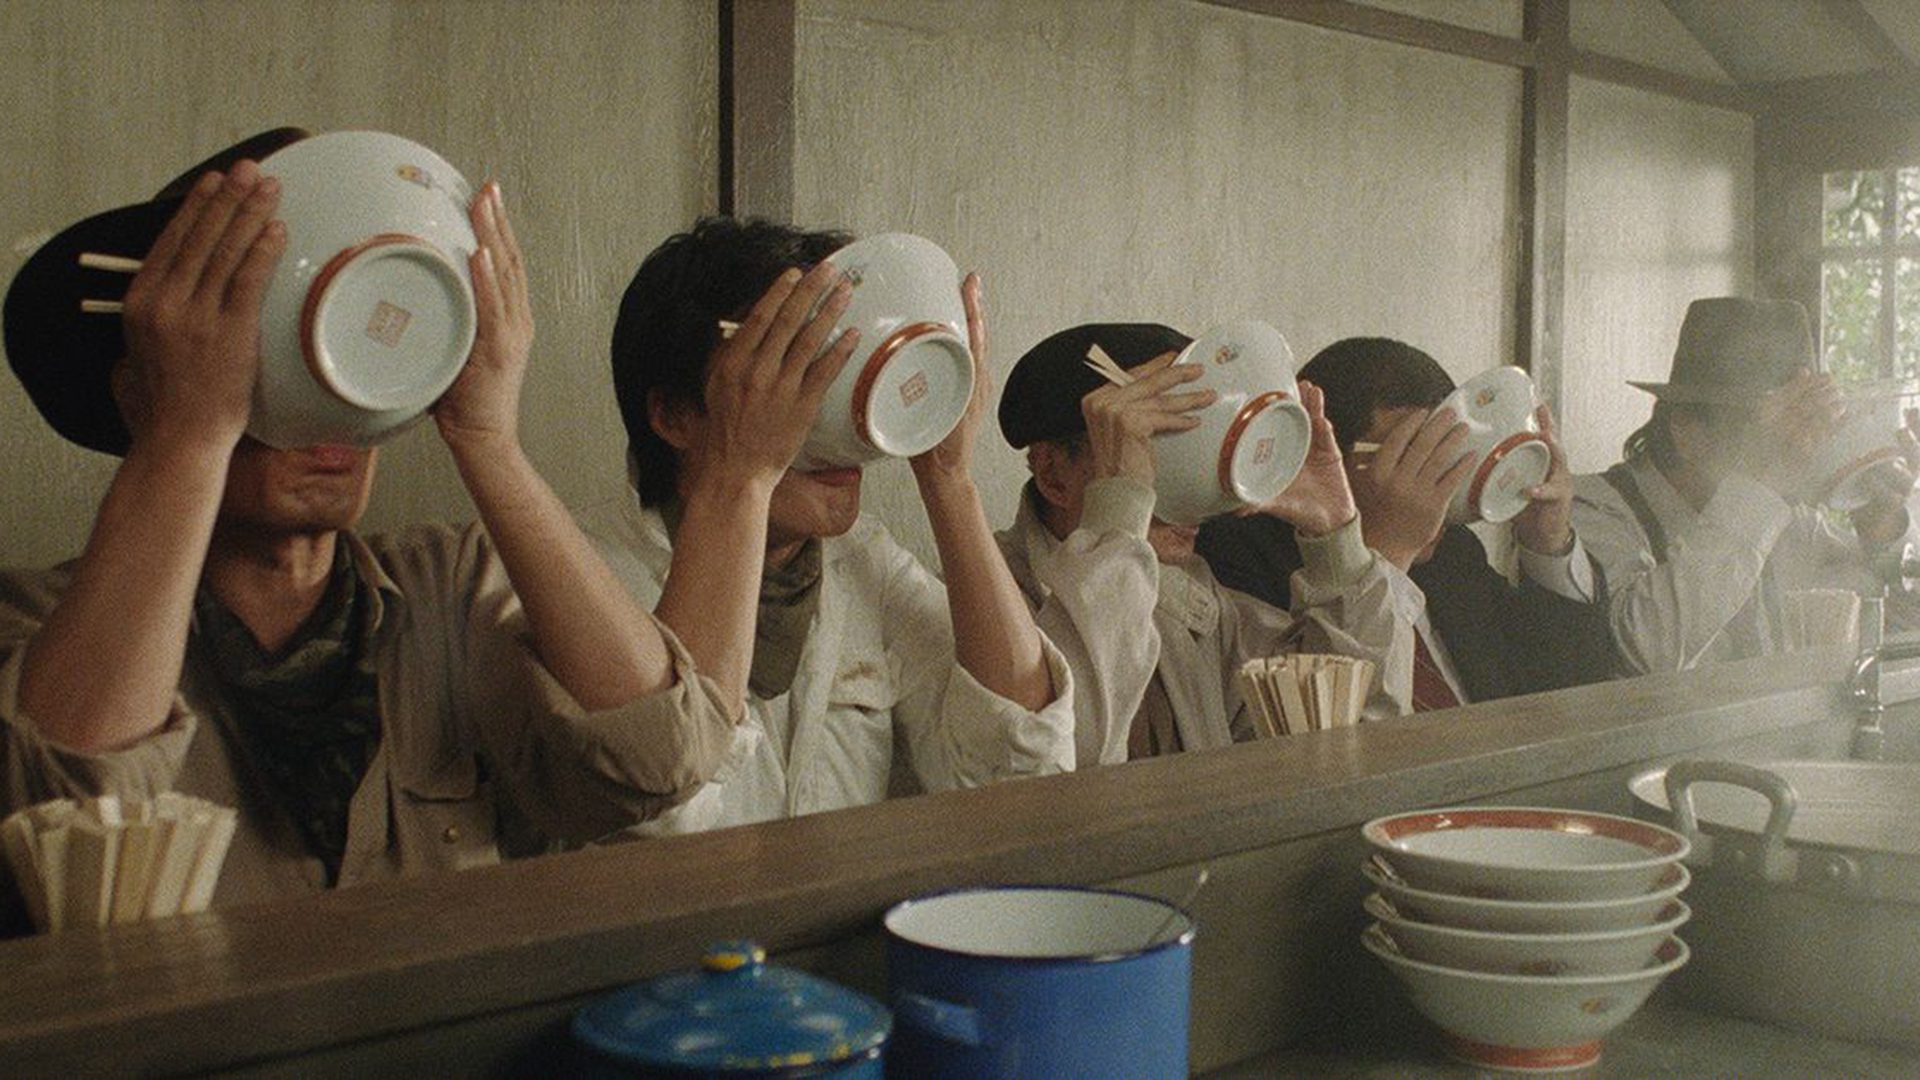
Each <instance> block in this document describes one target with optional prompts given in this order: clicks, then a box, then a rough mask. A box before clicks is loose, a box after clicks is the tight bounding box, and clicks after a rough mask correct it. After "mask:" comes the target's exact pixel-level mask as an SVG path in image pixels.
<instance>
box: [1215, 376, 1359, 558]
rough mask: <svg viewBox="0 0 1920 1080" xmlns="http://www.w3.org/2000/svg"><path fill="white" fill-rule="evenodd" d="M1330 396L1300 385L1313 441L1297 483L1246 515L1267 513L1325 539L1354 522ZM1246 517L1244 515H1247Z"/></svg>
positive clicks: (1356, 511)
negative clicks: (1330, 415)
mask: <svg viewBox="0 0 1920 1080" xmlns="http://www.w3.org/2000/svg"><path fill="white" fill-rule="evenodd" d="M1326 401H1327V395H1326V393H1325V391H1323V390H1321V389H1320V388H1319V387H1317V386H1315V385H1313V384H1312V383H1310V382H1305V381H1302V382H1301V383H1300V403H1301V404H1302V405H1305V406H1306V408H1307V416H1308V418H1309V419H1310V420H1311V422H1312V427H1313V441H1312V443H1311V444H1309V447H1308V450H1307V457H1306V461H1305V462H1304V463H1303V464H1301V466H1300V471H1299V473H1297V474H1295V476H1294V478H1293V483H1291V484H1289V485H1287V489H1286V490H1285V491H1283V492H1281V493H1280V494H1279V495H1277V496H1275V497H1274V499H1273V501H1271V502H1269V503H1267V504H1266V505H1265V506H1261V507H1258V508H1257V509H1254V510H1248V511H1246V512H1245V513H1264V514H1270V515H1272V516H1274V517H1277V518H1279V519H1281V520H1282V521H1285V522H1288V523H1289V524H1291V525H1292V526H1293V527H1294V528H1295V529H1297V530H1299V532H1300V535H1302V536H1310V537H1311V536H1325V535H1326V534H1328V533H1330V532H1333V531H1334V530H1335V529H1338V528H1339V527H1340V526H1342V525H1345V524H1346V523H1347V522H1349V521H1352V520H1353V519H1354V518H1355V517H1356V516H1358V514H1359V511H1358V510H1356V509H1355V508H1354V504H1353V489H1352V487H1351V486H1350V485H1348V483H1347V468H1346V461H1345V458H1344V457H1342V455H1341V453H1340V444H1339V443H1338V442H1336V441H1335V440H1334V435H1333V425H1332V424H1331V423H1329V422H1328V420H1327V410H1326ZM1243 516H1244V514H1243Z"/></svg>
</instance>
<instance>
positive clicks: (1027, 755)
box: [880, 542, 1074, 791]
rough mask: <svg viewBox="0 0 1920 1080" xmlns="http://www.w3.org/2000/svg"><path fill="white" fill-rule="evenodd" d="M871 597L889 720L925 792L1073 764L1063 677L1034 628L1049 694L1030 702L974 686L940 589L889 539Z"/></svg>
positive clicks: (1052, 650) (1057, 658) (1056, 656)
mask: <svg viewBox="0 0 1920 1080" xmlns="http://www.w3.org/2000/svg"><path fill="white" fill-rule="evenodd" d="M889 548H890V551H889V554H888V556H887V561H888V566H887V572H886V578H885V581H886V583H885V585H884V587H883V590H884V591H883V596H882V598H881V605H880V619H881V625H882V627H883V628H884V632H885V639H886V650H887V663H888V667H889V668H890V669H891V675H892V677H893V679H894V685H896V686H897V687H899V688H900V691H901V692H900V695H899V699H898V701H897V702H896V704H895V706H894V719H895V721H896V723H897V724H898V725H899V726H900V729H901V730H902V732H903V733H904V735H905V737H906V739H907V744H908V750H909V752H910V753H911V755H912V760H913V768H914V773H915V775H916V776H917V777H918V778H919V780H920V784H921V786H922V787H924V788H925V789H926V790H928V791H941V790H948V789H952V788H963V787H978V786H980V785H982V784H987V783H991V782H993V781H996V780H1006V779H1010V778H1013V777H1020V776H1040V775H1045V774H1048V773H1057V772H1067V771H1070V770H1071V769H1072V768H1073V764H1074V744H1073V735H1074V718H1073V676H1072V674H1071V672H1070V671H1069V670H1068V666H1067V662H1066V658H1065V657H1064V656H1062V655H1061V653H1060V650H1059V649H1058V648H1056V647H1055V646H1054V644H1053V642H1052V641H1051V640H1050V639H1049V638H1048V637H1047V636H1046V634H1045V633H1044V632H1042V633H1041V635H1040V643H1041V650H1042V653H1043V655H1044V658H1045V661H1046V665H1047V671H1048V674H1049V675H1050V676H1051V677H1052V680H1053V688H1054V697H1053V700H1052V701H1050V702H1048V703H1047V704H1046V705H1045V706H1043V707H1042V708H1040V709H1039V710H1037V711H1036V710H1030V709H1026V708H1023V707H1021V706H1020V705H1019V704H1017V703H1015V702H1013V701H1009V700H1008V699H1006V698H1004V697H1001V696H1000V695H999V694H996V693H994V692H993V691H991V690H988V689H987V688H986V687H984V686H982V685H980V683H979V681H978V680H976V679H975V678H974V677H973V676H972V675H970V674H968V672H967V670H966V669H965V668H964V667H962V666H961V665H960V663H959V661H958V660H957V659H956V658H955V655H954V648H953V623H952V620H951V617H950V615H949V613H948V610H947V590H946V587H945V586H943V585H942V584H941V583H940V582H939V581H938V580H937V579H936V578H934V576H933V575H932V574H930V573H928V572H927V570H926V568H925V567H923V566H921V565H920V563H919V562H918V561H916V560H915V559H914V558H913V556H912V555H910V554H908V553H907V552H906V551H905V550H904V549H902V548H900V547H899V546H898V545H894V544H891V542H889Z"/></svg>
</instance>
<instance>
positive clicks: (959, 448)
mask: <svg viewBox="0 0 1920 1080" xmlns="http://www.w3.org/2000/svg"><path fill="white" fill-rule="evenodd" d="M960 300H961V303H962V304H964V305H965V306H966V309H967V351H968V352H970V353H972V354H973V397H971V398H969V399H968V401H967V411H966V413H965V415H963V416H961V417H960V422H959V423H958V424H956V425H954V428H953V430H952V431H951V432H948V433H947V437H946V438H945V439H942V440H941V441H940V442H939V444H938V445H936V446H934V447H933V449H931V450H928V451H927V452H925V453H923V454H916V455H914V456H913V457H911V458H909V459H907V460H908V464H910V465H912V466H913V477H914V479H915V480H916V481H918V482H919V483H920V485H921V486H922V487H923V488H924V487H925V486H926V485H927V484H930V483H941V482H951V481H954V480H966V481H969V482H970V481H971V479H972V469H973V445H974V441H975V439H976V438H977V437H978V436H979V434H980V424H981V419H982V417H984V416H986V413H987V399H988V398H989V397H991V396H992V395H993V369H992V368H991V367H989V366H988V364H987V315H986V306H985V303H984V301H983V300H982V299H981V291H980V275H979V274H971V273H970V274H968V275H967V277H966V280H965V281H963V282H961V283H960Z"/></svg>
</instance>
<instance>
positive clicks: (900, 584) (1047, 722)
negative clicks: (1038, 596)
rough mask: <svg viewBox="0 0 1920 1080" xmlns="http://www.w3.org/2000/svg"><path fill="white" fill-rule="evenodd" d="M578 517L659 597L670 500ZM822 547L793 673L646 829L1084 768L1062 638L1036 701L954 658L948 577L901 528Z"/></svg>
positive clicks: (632, 587) (643, 597)
mask: <svg viewBox="0 0 1920 1080" xmlns="http://www.w3.org/2000/svg"><path fill="white" fill-rule="evenodd" d="M579 516H580V523H581V527H582V529H583V530H585V532H586V533H587V535H588V536H589V537H590V538H591V539H592V540H593V541H594V544H595V546H597V547H598V548H599V549H600V553H601V554H602V555H603V556H604V557H605V558H606V560H607V564H608V565H609V566H611V567H612V568H613V571H614V574H615V575H616V576H617V577H619V578H620V580H621V581H622V582H623V583H624V584H625V585H626V586H627V589H628V591H630V592H631V593H632V594H633V596H634V598H635V600H637V601H638V602H639V603H640V604H641V606H642V607H644V608H646V609H647V610H649V611H651V610H653V609H654V608H655V607H657V606H658V605H659V603H660V594H661V591H662V589H663V588H664V587H665V584H666V580H667V571H668V569H669V566H670V564H671V562H672V557H673V547H672V540H671V539H670V538H669V536H668V534H667V528H666V523H665V522H664V521H663V520H662V519H661V516H660V513H659V511H657V510H652V509H648V508H645V507H642V506H641V505H640V504H639V501H638V499H637V498H635V497H634V496H633V494H632V493H629V494H628V495H627V496H626V497H625V498H622V499H618V500H615V501H612V502H608V503H604V504H601V505H599V506H596V507H592V508H590V509H588V510H586V511H584V512H582V513H581V514H580V515H579ZM821 545H822V547H821V552H820V561H821V581H820V605H819V610H818V611H817V612H816V613H815V615H814V619H813V624H812V626H811V628H810V630H809V633H808V635H807V641H806V645H805V646H804V648H803V649H802V651H801V656H800V665H799V668H798V670H796V671H795V673H794V679H793V685H792V687H791V688H790V689H789V690H788V691H787V693H785V694H782V695H780V696H779V697H776V698H773V699H771V700H761V699H759V698H757V697H754V696H753V695H752V694H749V695H748V696H747V710H746V716H745V719H744V720H743V721H742V722H741V724H740V726H739V727H738V728H736V729H735V734H734V745H733V750H732V753H731V754H730V755H729V757H728V760H727V762H726V763H725V764H724V765H722V766H721V768H720V771H719V773H718V774H717V775H716V776H715V778H714V779H713V780H712V781H711V782H709V783H708V784H707V785H706V786H705V787H704V788H702V789H701V790H700V791H699V792H698V793H696V794H695V795H694V796H693V797H692V798H691V799H689V800H688V801H687V802H686V803H684V804H682V805H680V806H677V807H674V808H672V809H669V810H667V811H666V812H665V813H663V814H662V815H661V816H660V817H659V818H657V819H655V820H654V821H651V822H648V823H647V825H646V826H645V827H644V828H642V829H640V830H637V831H641V832H669V833H678V832H695V831H699V830H703V829H713V828H720V827H723V826H727V825H743V824H748V823H750V822H755V821H766V820H770V819H774V818H780V817H790V816H794V815H799V814H811V813H816V812H818V811H822V810H833V809H838V808H840V807H847V806H859V805H863V804H866V803H872V802H878V801H879V800H881V799H883V798H886V797H887V796H888V795H889V794H907V793H912V792H915V791H919V790H926V791H939V790H946V789H951V788H961V787H975V786H978V785H981V784H985V783H989V782H991V781H995V780H1004V779H1009V778H1012V777H1020V776H1037V775H1042V774H1046V773H1056V772H1064V771H1068V770H1071V769H1072V768H1073V765H1074V753H1073V693H1072V676H1071V675H1070V674H1069V672H1068V669H1067V664H1066V661H1065V660H1064V658H1062V656H1061V655H1060V652H1059V650H1058V649H1056V648H1054V646H1053V645H1052V643H1051V642H1047V641H1045V640H1044V638H1043V640H1042V648H1043V650H1044V651H1045V656H1046V662H1047V666H1048V670H1049V672H1050V673H1051V676H1052V679H1053V686H1054V689H1055V697H1054V700H1053V701H1052V702H1051V703H1049V704H1048V705H1047V706H1046V707H1044V708H1043V709H1041V710H1040V711H1038V712H1032V711H1029V710H1027V709H1024V708H1022V707H1021V706H1019V705H1017V704H1015V703H1014V702H1011V701H1008V700H1007V699H1006V698H1003V697H1001V696H999V695H998V694H995V693H993V692H992V691H990V690H988V689H987V688H985V687H984V686H981V685H980V683H979V682H978V681H976V680H975V679H974V678H973V676H972V675H970V674H968V673H967V671H966V669H965V668H963V667H961V666H960V664H959V663H958V661H956V660H955V658H954V649H953V624H952V621H951V617H950V615H949V613H948V609H947V593H946V587H945V586H944V585H942V584H941V583H940V581H939V579H937V578H935V577H934V576H933V575H932V574H931V573H929V572H928V571H927V570H926V568H925V567H923V566H921V565H920V563H919V562H918V561H917V560H916V559H914V557H913V556H912V555H911V554H909V553H908V552H907V550H906V549H905V548H902V547H901V546H900V545H899V544H898V543H897V542H896V541H895V540H894V539H893V538H892V537H891V536H890V535H888V533H887V531H886V529H884V528H882V527H881V526H880V525H879V524H877V523H875V522H872V521H869V520H867V519H865V518H862V519H861V520H859V521H858V522H857V523H855V525H854V527H853V528H852V529H851V530H849V531H848V532H847V533H846V535H844V536H833V537H826V538H824V539H823V540H822V541H821ZM896 758H899V759H901V766H902V768H901V771H900V774H899V775H896V774H895V760H896Z"/></svg>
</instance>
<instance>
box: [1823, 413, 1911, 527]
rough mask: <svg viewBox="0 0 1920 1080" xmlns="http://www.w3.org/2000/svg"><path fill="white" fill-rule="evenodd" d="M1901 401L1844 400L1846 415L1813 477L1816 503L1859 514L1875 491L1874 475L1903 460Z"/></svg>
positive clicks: (1827, 446)
mask: <svg viewBox="0 0 1920 1080" xmlns="http://www.w3.org/2000/svg"><path fill="white" fill-rule="evenodd" d="M1899 430H1900V399H1899V398H1898V397H1893V396H1888V395H1876V396H1855V397H1851V398H1848V399H1847V415H1846V416H1845V417H1844V418H1843V419H1842V420H1841V421H1840V426H1839V427H1838V428H1837V429H1836V430H1835V431H1834V433H1833V438H1832V439H1830V440H1828V441H1827V445H1826V446H1825V447H1824V448H1822V449H1821V451H1820V455H1819V461H1818V464H1817V465H1816V466H1815V475H1817V476H1820V477H1822V478H1823V479H1822V480H1821V481H1820V488H1819V492H1818V495H1817V498H1818V499H1819V501H1821V502H1823V503H1825V504H1826V505H1828V506H1830V507H1832V508H1834V509H1835V510H1858V509H1860V508H1861V507H1862V506H1865V505H1866V504H1867V501H1868V499H1869V498H1870V497H1871V496H1872V494H1873V491H1874V488H1875V486H1876V485H1875V479H1876V478H1875V476H1874V474H1875V473H1876V472H1878V471H1879V470H1881V469H1882V468H1885V467H1886V466H1887V465H1888V464H1889V463H1892V462H1899V461H1903V460H1904V459H1905V456H1906V455H1905V454H1904V453H1903V452H1902V451H1901V449H1900V441H1899Z"/></svg>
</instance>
